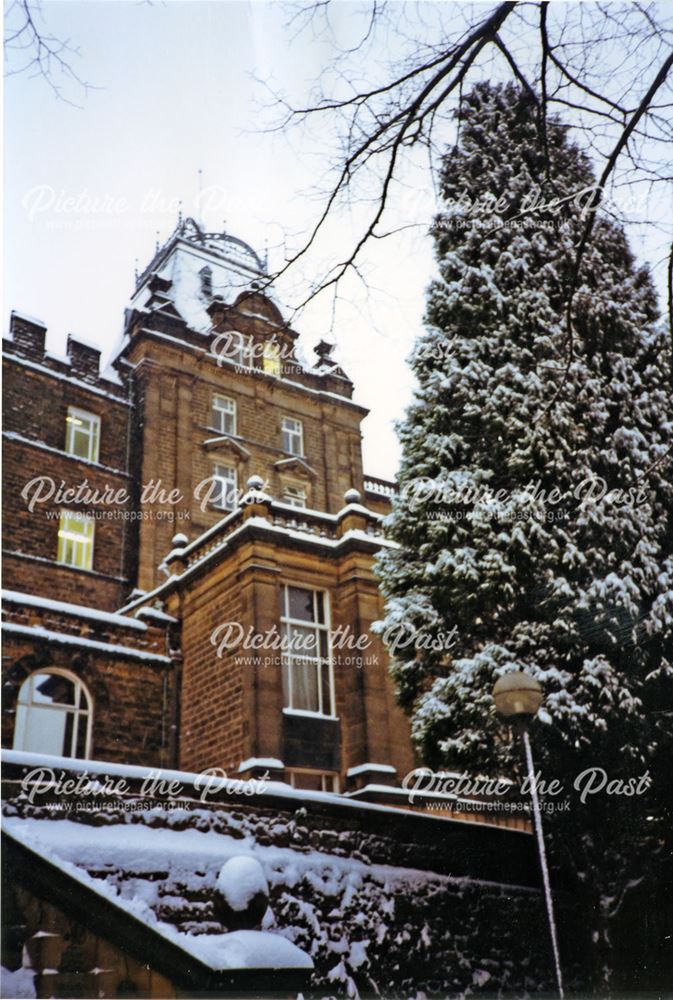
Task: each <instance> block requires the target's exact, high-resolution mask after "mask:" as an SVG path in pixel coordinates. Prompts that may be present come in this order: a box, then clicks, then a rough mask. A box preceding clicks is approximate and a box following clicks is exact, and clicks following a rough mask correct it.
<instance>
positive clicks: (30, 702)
mask: <svg viewBox="0 0 673 1000" xmlns="http://www.w3.org/2000/svg"><path fill="white" fill-rule="evenodd" d="M43 674H56V675H58V676H59V677H65V678H66V679H67V680H69V681H70V682H71V683H73V684H74V686H75V704H74V705H72V706H70V705H45V704H44V703H43V702H39V701H38V702H36V701H35V700H34V680H35V678H36V677H38V676H42V675H43ZM82 706H84V707H82ZM16 707H17V711H18V709H19V708H24V709H25V710H26V715H28V714H29V713H30V711H31V709H34V710H37V711H39V712H69V713H70V714H71V715H73V716H74V722H73V727H72V735H71V737H70V754H69V756H70V757H76V751H77V743H78V736H79V730H80V726H81V724H82V722H84V724H85V726H86V731H85V735H84V757H80V758H77V759H79V760H88V759H90V757H91V740H92V736H93V699H92V698H91V695H90V693H89V690H88V688H87V686H86V684H84V682H83V681H81V680H80V679H79V677H77V676H76V675H75V674H72V673H70V671H69V670H61V669H60V668H59V667H44V668H42V669H38V670H34V671H33V672H32V673H31V674H30V675H29V676H28V677H26V679H25V681H24V682H23V684H22V685H21V687H20V688H19V694H18V698H17V703H16ZM25 729H27V726H26V727H25ZM19 736H20V733H19V731H18V729H17V726H16V723H15V725H14V738H13V748H14V750H24V751H26V752H31V747H30V746H26V745H25V738H24V739H21V740H20V739H19ZM32 750H33V751H35V748H32ZM65 756H68V754H66V755H65Z"/></svg>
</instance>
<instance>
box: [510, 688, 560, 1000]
mask: <svg viewBox="0 0 673 1000" xmlns="http://www.w3.org/2000/svg"><path fill="white" fill-rule="evenodd" d="M493 700H494V701H495V707H496V709H497V710H498V712H500V714H501V715H504V716H505V718H508V719H511V720H512V722H513V723H514V725H515V727H516V730H517V732H518V733H519V735H520V736H521V739H522V741H523V746H524V751H525V755H526V767H527V770H528V784H529V785H530V797H531V801H532V804H533V825H534V827H535V836H536V839H537V848H538V853H539V856H540V869H541V871H542V884H543V886H544V895H545V902H546V904H547V918H548V921H549V935H550V937H551V946H552V952H553V954H554V968H555V971H556V985H557V987H558V994H559V998H560V1000H564V992H563V977H562V975H561V959H560V956H559V949H558V941H557V938H556V921H555V919H554V903H553V900H552V894H551V885H550V882H549V869H548V867H547V852H546V851H545V846H544V836H543V833H542V815H541V811H540V800H539V798H538V794H537V782H536V780H535V768H534V766H533V751H532V749H531V745H530V736H529V734H528V727H529V725H530V720H531V719H532V718H533V717H534V716H535V715H537V712H538V709H539V708H540V705H541V704H542V688H541V687H540V685H539V684H538V682H537V681H536V680H535V679H534V678H533V677H529V675H528V674H525V673H523V672H522V671H517V672H516V673H511V674H503V676H502V677H500V678H498V680H497V681H496V682H495V685H494V686H493Z"/></svg>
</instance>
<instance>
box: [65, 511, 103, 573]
mask: <svg viewBox="0 0 673 1000" xmlns="http://www.w3.org/2000/svg"><path fill="white" fill-rule="evenodd" d="M93 535H94V522H93V519H92V518H90V517H87V516H86V515H85V514H80V513H79V512H78V511H73V512H72V513H66V512H65V511H63V512H62V513H61V518H60V521H59V525H58V551H57V555H56V561H57V562H60V563H63V565H64V566H74V567H75V569H93Z"/></svg>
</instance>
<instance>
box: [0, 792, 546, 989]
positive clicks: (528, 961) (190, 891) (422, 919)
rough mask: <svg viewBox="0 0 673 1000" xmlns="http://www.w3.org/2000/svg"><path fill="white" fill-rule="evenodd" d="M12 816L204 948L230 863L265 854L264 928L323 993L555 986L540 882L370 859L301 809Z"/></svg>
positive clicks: (138, 909) (64, 862) (356, 843)
mask: <svg viewBox="0 0 673 1000" xmlns="http://www.w3.org/2000/svg"><path fill="white" fill-rule="evenodd" d="M148 805H149V803H147V802H145V803H143V806H145V807H146V806H148ZM173 805H176V804H175V803H174V804H173ZM6 812H7V815H6V818H5V828H6V829H7V831H8V832H9V833H10V835H14V836H16V837H17V838H19V839H21V840H22V841H23V842H25V843H27V844H28V845H29V846H32V847H33V849H36V850H38V851H40V852H41V853H43V854H45V855H47V856H49V857H51V858H52V859H55V860H57V862H58V863H59V864H60V865H61V866H62V867H66V868H69V867H70V866H72V867H73V868H76V869H77V870H78V873H79V875H80V877H81V878H82V879H86V880H89V881H90V884H91V885H92V886H93V885H95V888H96V890H97V891H99V892H103V893H104V894H107V895H108V896H109V898H110V899H113V900H115V901H116V902H117V903H118V904H119V905H123V906H124V907H125V908H129V909H130V911H131V912H133V913H134V915H135V916H140V917H141V919H143V920H145V921H146V922H147V923H148V924H151V925H153V926H155V927H156V928H157V929H158V930H160V931H161V932H162V933H165V934H166V936H167V937H171V938H172V939H173V940H174V941H176V943H180V944H181V945H182V946H183V947H185V948H186V950H190V951H191V952H192V953H193V954H200V953H201V952H204V953H208V952H209V950H211V949H212V948H214V947H216V939H219V938H221V936H222V934H223V933H224V932H225V931H226V930H227V928H226V927H224V926H223V925H222V924H221V923H220V921H219V920H218V918H217V915H216V910H215V908H214V906H213V899H214V895H215V891H216V885H217V879H218V875H219V873H220V871H221V869H222V866H223V864H224V863H226V862H227V860H229V859H230V858H246V857H248V858H251V859H254V860H255V861H257V862H258V863H259V864H260V865H261V868H262V871H263V873H264V877H265V879H266V881H267V883H268V885H269V891H270V899H269V909H268V910H267V913H266V915H265V917H264V922H263V930H264V931H266V932H269V933H270V934H272V935H275V936H280V937H282V938H284V939H285V940H286V941H287V942H288V944H291V945H295V946H297V947H298V948H300V949H301V950H302V952H304V953H305V954H306V955H309V956H310V957H311V959H312V960H313V962H314V966H315V969H314V973H313V985H314V987H315V989H317V990H318V995H320V991H321V990H324V991H325V995H335V994H340V995H348V996H353V997H355V996H358V995H372V994H373V993H380V994H382V995H383V996H386V997H398V996H399V997H410V996H417V995H421V994H422V993H425V995H426V996H427V997H431V996H442V997H447V996H452V997H453V996H455V997H463V996H468V995H472V994H475V995H478V994H480V993H483V994H488V993H492V992H493V991H494V990H497V989H503V990H509V991H512V992H514V993H516V994H517V995H522V994H524V993H525V992H527V991H534V990H535V989H537V988H540V987H541V986H544V985H550V971H551V970H550V969H549V968H548V967H547V962H546V958H547V948H546V943H545V942H546V938H545V937H544V927H545V924H544V915H543V910H542V904H541V901H540V898H539V894H538V893H537V892H536V891H535V890H530V889H524V888H519V887H513V886H505V885H500V884H498V883H493V882H485V881H479V880H476V879H470V878H456V877H450V876H446V875H439V874H436V873H435V872H432V871H427V870H424V867H423V865H424V859H423V857H422V856H419V857H418V859H417V864H418V867H417V868H410V867H403V866H398V865H394V864H391V865H388V864H376V863H372V862H371V861H370V859H369V856H368V852H367V851H368V844H371V842H372V835H371V834H366V833H365V832H364V831H362V830H357V829H356V828H355V827H354V825H349V827H348V828H343V827H342V828H341V829H339V830H336V829H334V830H330V829H322V830H319V831H318V830H311V829H309V826H310V824H309V823H308V822H307V815H306V812H305V810H304V809H302V808H296V807H295V808H294V812H288V813H278V812H276V813H274V814H269V813H268V812H267V813H266V814H265V813H264V812H263V811H261V812H260V813H255V812H254V811H252V810H247V811H246V810H243V809H239V808H237V807H235V806H232V808H230V809H227V810H225V809H222V808H219V809H208V808H181V807H176V808H171V809H168V808H167V807H166V806H164V805H157V806H155V807H153V808H143V809H139V810H138V811H126V812H120V813H109V812H108V813H106V812H105V811H103V810H100V811H98V812H93V813H91V812H89V813H86V814H85V813H81V814H75V815H74V818H73V819H57V818H55V816H57V815H58V814H57V813H54V812H52V813H50V812H49V811H48V810H47V809H44V808H41V807H38V806H30V805H28V804H26V803H20V802H17V803H15V804H11V805H9V807H7V808H6ZM313 845H315V846H313ZM393 847H394V845H393Z"/></svg>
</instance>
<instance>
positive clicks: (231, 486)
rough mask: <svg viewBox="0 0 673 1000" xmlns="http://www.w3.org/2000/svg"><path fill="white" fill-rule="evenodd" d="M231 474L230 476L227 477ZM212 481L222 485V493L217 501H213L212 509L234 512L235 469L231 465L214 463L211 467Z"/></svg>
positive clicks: (235, 498)
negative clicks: (230, 497) (231, 497)
mask: <svg viewBox="0 0 673 1000" xmlns="http://www.w3.org/2000/svg"><path fill="white" fill-rule="evenodd" d="M229 473H231V475H229ZM213 480H214V481H215V482H216V483H221V484H222V492H221V494H220V497H219V500H213V507H217V509H218V510H226V511H229V512H231V511H234V510H236V507H237V506H238V504H237V502H236V501H237V497H236V488H237V484H238V476H237V474H236V467H235V466H233V465H222V464H221V463H219V462H216V463H215V465H214V466H213ZM232 492H233V500H230V499H229V496H230V494H231V493H232Z"/></svg>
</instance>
